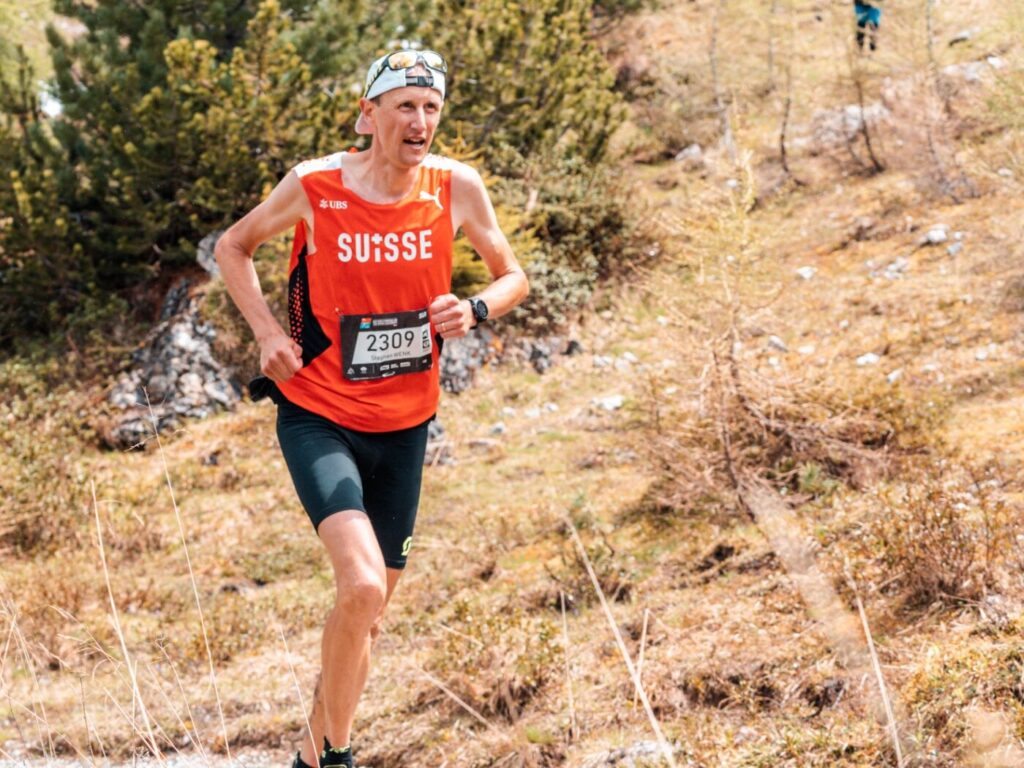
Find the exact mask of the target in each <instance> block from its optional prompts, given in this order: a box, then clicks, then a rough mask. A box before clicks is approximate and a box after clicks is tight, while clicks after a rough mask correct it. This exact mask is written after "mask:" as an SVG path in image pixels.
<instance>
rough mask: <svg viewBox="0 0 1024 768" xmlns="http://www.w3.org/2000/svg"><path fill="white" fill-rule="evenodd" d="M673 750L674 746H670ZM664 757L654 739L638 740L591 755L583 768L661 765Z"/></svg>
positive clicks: (632, 767) (631, 767) (629, 767)
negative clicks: (625, 745)
mask: <svg viewBox="0 0 1024 768" xmlns="http://www.w3.org/2000/svg"><path fill="white" fill-rule="evenodd" d="M669 748H670V749H672V750H673V752H674V751H675V748H674V747H672V746H670V747H669ZM663 761H664V757H663V753H662V750H661V745H660V744H658V742H656V741H638V742H636V743H634V744H630V745H629V746H628V747H619V748H618V749H612V750H609V751H608V752H604V753H602V754H600V755H593V756H591V757H590V758H588V759H587V760H586V762H584V764H583V765H584V768H607V767H610V766H615V768H640V766H650V765H661V764H663Z"/></svg>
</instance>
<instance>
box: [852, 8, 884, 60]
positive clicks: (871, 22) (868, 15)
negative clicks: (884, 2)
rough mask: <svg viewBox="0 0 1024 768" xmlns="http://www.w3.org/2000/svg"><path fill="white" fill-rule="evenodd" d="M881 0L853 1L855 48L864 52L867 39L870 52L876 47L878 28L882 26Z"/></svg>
mask: <svg viewBox="0 0 1024 768" xmlns="http://www.w3.org/2000/svg"><path fill="white" fill-rule="evenodd" d="M880 3H881V0H871V2H867V0H853V13H854V16H856V17H857V47H858V48H860V49H861V50H862V51H863V50H864V39H865V38H867V40H868V45H869V46H870V47H871V50H872V51H873V50H875V48H876V47H877V46H878V28H879V27H880V26H881V25H882V9H881V7H880Z"/></svg>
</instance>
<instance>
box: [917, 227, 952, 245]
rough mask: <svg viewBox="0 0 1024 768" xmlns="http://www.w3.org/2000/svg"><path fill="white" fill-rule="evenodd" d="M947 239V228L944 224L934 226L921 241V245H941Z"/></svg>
mask: <svg viewBox="0 0 1024 768" xmlns="http://www.w3.org/2000/svg"><path fill="white" fill-rule="evenodd" d="M948 239H949V227H948V226H946V225H945V224H936V225H935V226H934V227H932V228H931V229H929V230H928V231H927V232H926V233H925V235H924V239H922V240H921V244H922V245H941V244H942V243H944V242H946V241H947V240H948Z"/></svg>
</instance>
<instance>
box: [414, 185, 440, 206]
mask: <svg viewBox="0 0 1024 768" xmlns="http://www.w3.org/2000/svg"><path fill="white" fill-rule="evenodd" d="M420 200H433V201H434V204H435V205H436V206H437V207H438V208H440V209H441V210H442V211H443V210H444V206H443V205H441V188H440V187H438V188H437V189H436V190H435V191H434V194H430V193H429V192H427V191H426V190H423V191H421V192H420Z"/></svg>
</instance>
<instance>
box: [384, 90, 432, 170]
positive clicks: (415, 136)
mask: <svg viewBox="0 0 1024 768" xmlns="http://www.w3.org/2000/svg"><path fill="white" fill-rule="evenodd" d="M442 106H444V103H443V102H442V100H441V94H439V93H438V92H437V91H435V90H434V89H433V88H424V87H421V86H408V87H405V88H396V89H395V90H393V91H388V92H387V93H384V94H382V95H381V97H380V104H379V105H375V108H374V109H373V118H374V125H375V128H376V130H375V131H374V138H375V141H378V142H380V145H381V147H382V148H383V149H384V151H385V153H386V154H387V155H388V156H390V157H393V158H394V159H395V160H397V161H398V162H399V164H401V165H409V166H413V165H418V164H419V163H420V162H422V161H423V158H425V157H426V156H427V152H428V151H429V150H430V143H431V142H432V141H433V140H434V131H436V130H437V124H438V122H439V121H440V119H441V108H442Z"/></svg>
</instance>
